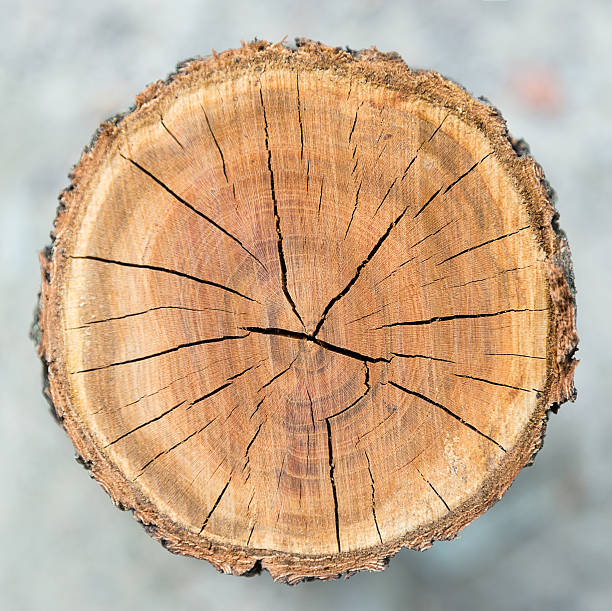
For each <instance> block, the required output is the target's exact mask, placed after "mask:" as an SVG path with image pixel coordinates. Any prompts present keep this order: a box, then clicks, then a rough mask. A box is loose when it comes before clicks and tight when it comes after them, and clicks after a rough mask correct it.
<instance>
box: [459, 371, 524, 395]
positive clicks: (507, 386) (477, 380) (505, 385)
mask: <svg viewBox="0 0 612 611" xmlns="http://www.w3.org/2000/svg"><path fill="white" fill-rule="evenodd" d="M453 375H454V376H455V377H457V378H467V379H468V380H476V382H484V383H485V384H492V385H493V386H503V387H504V388H512V389H513V390H522V391H523V392H533V390H531V389H529V388H521V387H520V386H512V385H511V384H502V383H501V382H493V381H492V380H485V379H484V378H475V377H474V376H467V375H462V374H460V373H454V374H453Z"/></svg>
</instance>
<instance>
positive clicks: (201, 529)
mask: <svg viewBox="0 0 612 611" xmlns="http://www.w3.org/2000/svg"><path fill="white" fill-rule="evenodd" d="M231 481H232V476H231V475H230V476H229V479H228V480H227V484H225V486H223V490H221V493H220V494H219V496H218V497H217V500H216V501H215V503H214V505H213V506H212V509H211V510H210V511H209V512H208V515H207V516H206V519H205V520H204V523H203V524H202V528H200V532H199V533H198V534H200V535H201V534H202V533H203V532H204V529H205V528H206V525H207V524H208V521H209V520H210V517H211V516H212V514H213V512H214V510H215V509H217V506H218V505H219V503H220V502H221V499H222V498H223V495H224V494H225V491H226V490H227V487H228V486H229V485H230V482H231Z"/></svg>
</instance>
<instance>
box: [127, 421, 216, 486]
mask: <svg viewBox="0 0 612 611" xmlns="http://www.w3.org/2000/svg"><path fill="white" fill-rule="evenodd" d="M216 419H217V417H216V416H215V417H214V418H213V419H212V420H209V421H208V422H207V423H206V424H205V425H204V426H202V427H200V428H199V429H197V430H195V431H194V432H193V433H191V434H190V435H187V437H185V438H184V439H181V441H179V442H178V443H175V444H174V445H173V446H171V447H169V448H168V449H167V450H164V451H163V452H160V453H159V454H157V456H154V457H153V458H152V459H151V460H149V462H147V463H145V464H144V465H143V466H142V467H141V468H140V473H139V474H138V475H137V476H136V477H135V478H134V481H136V480H137V479H138V478H139V477H140V476H141V475H142V474H143V473H144V472H145V469H147V468H148V467H150V466H151V465H152V464H153V463H154V462H155V461H156V460H157V459H158V458H161V457H162V456H164V455H165V454H170V452H172V451H173V450H176V448H178V447H179V446H180V445H182V444H184V443H186V442H187V441H189V440H190V439H191V438H192V437H195V436H196V435H199V434H200V433H202V432H203V431H205V430H206V429H207V428H208V427H209V426H210V425H211V424H212V423H213V422H214V421H215V420H216Z"/></svg>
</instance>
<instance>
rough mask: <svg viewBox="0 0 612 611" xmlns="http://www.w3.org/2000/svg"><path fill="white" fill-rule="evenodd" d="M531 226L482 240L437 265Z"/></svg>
mask: <svg viewBox="0 0 612 611" xmlns="http://www.w3.org/2000/svg"><path fill="white" fill-rule="evenodd" d="M529 227H530V225H526V226H525V227H521V228H520V229H517V230H516V231H511V232H510V233H505V234H504V235H500V236H499V237H497V238H493V239H492V240H487V241H486V242H482V243H481V244H477V245H476V246H470V248H466V249H465V250H462V251H461V252H458V253H457V254H455V255H452V256H450V257H446V259H443V260H442V261H440V262H439V263H436V265H442V263H446V262H447V261H451V260H452V259H456V258H457V257H460V256H461V255H464V254H465V253H468V252H472V251H473V250H476V249H477V248H482V247H483V246H486V245H487V244H492V243H493V242H498V241H499V240H503V239H504V238H509V237H510V236H513V235H516V234H517V233H520V232H521V231H525V229H529Z"/></svg>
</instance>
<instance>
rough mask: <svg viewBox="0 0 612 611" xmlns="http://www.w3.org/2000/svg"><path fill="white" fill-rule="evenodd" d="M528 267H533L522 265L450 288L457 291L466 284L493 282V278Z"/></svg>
mask: <svg viewBox="0 0 612 611" xmlns="http://www.w3.org/2000/svg"><path fill="white" fill-rule="evenodd" d="M529 267H533V266H532V265H524V266H523V267H511V268H510V269H504V270H502V271H501V272H499V273H497V274H495V275H494V276H488V277H487V278H476V279H475V280H469V281H468V282H464V283H463V284H453V285H452V286H451V287H450V288H452V289H458V288H461V287H463V286H467V285H468V284H474V283H475V282H485V281H486V280H493V278H497V276H501V275H502V274H508V273H510V272H516V271H519V270H521V269H527V268H529Z"/></svg>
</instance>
